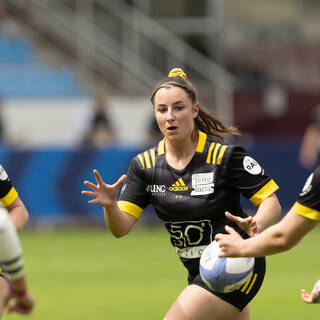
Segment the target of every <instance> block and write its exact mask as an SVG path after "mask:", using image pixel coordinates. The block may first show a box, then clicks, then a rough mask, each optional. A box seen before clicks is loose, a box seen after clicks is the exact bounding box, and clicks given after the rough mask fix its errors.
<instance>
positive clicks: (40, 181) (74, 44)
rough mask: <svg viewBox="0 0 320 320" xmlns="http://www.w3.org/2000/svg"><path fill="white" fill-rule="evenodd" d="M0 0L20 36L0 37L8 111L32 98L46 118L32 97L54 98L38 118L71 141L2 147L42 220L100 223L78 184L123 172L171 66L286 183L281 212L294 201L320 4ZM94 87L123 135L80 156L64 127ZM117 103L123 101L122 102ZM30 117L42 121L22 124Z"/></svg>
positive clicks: (315, 87) (0, 88) (313, 83)
mask: <svg viewBox="0 0 320 320" xmlns="http://www.w3.org/2000/svg"><path fill="white" fill-rule="evenodd" d="M4 3H5V4H6V7H7V10H8V12H9V15H10V17H11V18H12V19H14V20H15V21H16V22H17V23H18V24H19V26H20V31H21V32H20V33H19V36H18V37H15V38H12V39H8V38H6V37H0V67H1V72H0V96H1V95H2V96H4V97H6V98H7V101H6V106H5V108H6V110H7V114H9V113H10V110H11V111H12V110H14V113H15V117H19V112H18V111H19V109H20V110H21V109H22V105H21V101H25V102H26V104H25V107H27V108H28V110H29V113H30V114H32V115H33V114H35V115H37V116H38V117H39V116H40V112H39V107H37V108H33V106H32V105H36V104H37V103H36V102H34V100H32V99H39V98H42V99H44V100H41V102H40V104H42V103H43V105H44V106H43V107H44V108H47V110H49V109H50V108H51V109H52V108H54V106H53V105H54V103H55V100H53V97H55V98H57V99H60V100H59V101H58V102H57V107H56V109H55V110H56V112H55V113H56V118H55V117H54V116H53V113H50V117H52V118H50V119H47V118H46V119H44V118H38V119H37V121H38V123H39V122H44V123H48V128H47V130H46V131H48V132H47V134H48V135H49V134H51V132H50V128H51V126H50V121H51V124H52V123H54V126H55V127H54V130H55V131H59V132H65V135H66V138H65V141H66V143H65V144H64V145H59V144H61V141H62V140H57V141H58V143H57V144H56V145H54V146H53V144H54V143H52V140H50V141H49V142H48V145H47V146H46V145H44V144H43V143H42V142H41V143H42V144H41V146H39V145H38V146H37V145H36V144H29V147H28V144H27V145H26V146H25V147H24V148H23V149H21V146H20V149H16V148H13V147H12V146H10V145H5V146H4V147H3V149H2V150H1V153H0V155H1V158H0V160H1V162H2V163H3V164H4V165H5V166H6V167H8V171H9V174H10V175H11V176H12V177H13V180H14V181H15V182H16V184H17V188H18V189H19V190H20V191H21V194H22V196H23V198H24V200H25V201H26V204H27V205H28V207H30V210H31V211H32V213H34V215H33V216H34V217H35V219H40V218H41V217H44V218H45V219H48V218H50V217H51V218H54V219H55V217H58V218H63V219H65V218H66V216H67V215H69V216H71V217H72V218H74V217H75V216H77V215H78V217H81V215H82V216H87V217H91V218H92V217H97V216H98V217H100V218H101V214H98V212H100V211H101V210H99V208H96V207H89V206H88V205H87V204H86V201H87V200H86V199H83V197H82V196H81V194H80V190H81V189H82V181H83V180H84V179H92V176H90V175H91V172H92V169H93V168H94V167H95V168H98V169H100V170H101V172H102V173H103V175H105V176H106V177H108V181H114V180H115V179H116V178H117V177H118V176H119V175H120V174H122V173H123V172H124V171H126V168H127V166H128V164H129V160H130V158H131V156H133V155H134V154H135V153H136V152H138V151H140V150H141V149H143V148H144V143H145V139H144V138H145V136H146V131H145V132H143V130H142V129H143V128H144V125H145V124H146V123H147V122H148V121H149V117H150V116H151V115H152V111H151V107H150V106H148V102H149V95H150V92H151V89H152V88H153V87H154V85H155V83H157V81H158V80H159V79H161V78H162V77H163V76H164V75H166V74H167V72H168V70H170V69H171V68H172V67H175V66H182V67H183V68H184V69H185V70H186V71H187V73H188V74H190V77H191V79H192V80H193V82H194V83H195V85H196V86H197V88H198V89H199V94H200V97H201V102H202V103H203V104H204V105H206V106H208V109H209V110H211V111H214V112H215V113H217V114H218V115H219V116H220V117H222V118H223V119H224V120H225V121H226V122H227V123H233V124H236V125H237V126H239V127H240V129H241V130H242V131H243V132H244V133H245V134H244V135H243V137H242V138H241V140H239V141H235V142H236V143H237V142H239V143H241V144H243V145H244V146H245V147H246V148H247V149H248V151H249V152H250V153H252V154H253V155H254V156H255V157H256V158H257V160H258V161H259V162H261V163H262V164H263V166H264V168H265V169H266V171H267V172H268V173H269V174H270V175H271V176H272V177H274V179H275V180H276V181H277V182H278V183H279V185H280V190H279V198H280V201H281V203H282V204H283V207H284V209H285V210H286V209H287V208H288V207H289V206H290V205H291V204H292V203H293V201H294V200H295V198H296V196H297V194H298V192H299V188H300V187H301V185H302V184H303V182H304V180H305V178H306V177H307V175H308V171H307V170H304V169H302V167H301V166H300V164H299V163H298V150H299V147H300V141H301V136H302V134H303V131H304V129H305V127H306V126H307V124H308V122H309V111H310V110H311V109H312V108H313V107H314V106H315V105H317V104H319V102H320V93H319V92H320V90H319V89H320V72H319V66H320V63H319V62H320V61H319V57H320V3H319V2H318V1H313V0H304V1H302V0H283V1H281V2H279V1H276V0H269V1H267V2H266V1H263V0H255V1H250V0H225V1H223V0H197V1H183V0H175V1H172V0H117V1H113V0H92V1H89V0H88V1H82V0H56V1H45V0H43V1H31V0H29V1H28V0H25V1H15V0H6V1H4ZM96 87H99V88H106V89H107V91H108V92H109V93H110V95H111V96H112V97H113V98H114V99H111V100H113V102H114V103H113V106H112V108H111V115H112V116H113V120H114V121H115V123H116V129H117V131H118V135H119V136H121V137H122V138H121V139H118V140H117V143H116V144H114V145H112V146H110V147H109V148H106V149H105V150H90V151H84V150H78V149H76V148H74V146H73V145H72V142H71V140H70V139H69V140H68V139H67V136H71V135H72V133H71V132H70V131H68V130H69V129H70V128H64V127H63V125H65V122H63V121H62V120H65V119H66V118H67V117H69V114H73V113H74V114H76V113H77V111H74V110H76V109H75V108H76V106H77V105H79V108H78V110H80V109H81V108H82V109H83V108H87V107H88V108H89V102H86V100H85V99H87V98H88V92H90V90H93V89H95V88H96ZM89 96H90V95H89ZM118 97H122V98H125V99H126V100H125V101H126V102H123V101H122V102H121V103H120V102H119V101H120V100H119V99H117V98H118ZM133 97H138V100H136V101H135V100H134V98H133ZM21 98H22V99H21ZM15 99H20V102H19V104H17V103H16V102H15ZM28 99H29V100H28ZM30 99H31V100H30ZM45 99H47V100H45ZM68 99H75V100H72V101H71V100H68ZM77 99H78V100H77ZM79 99H80V100H81V101H84V102H81V103H79V102H78V101H80V100H79ZM82 99H83V100H82ZM62 100H65V101H62ZM144 100H145V101H146V102H145V103H144V105H143V104H142V103H141V101H144ZM46 101H47V102H46ZM38 104H39V103H38ZM125 104H127V106H125ZM58 105H59V108H58ZM71 105H72V108H74V109H72V108H71ZM80 105H81V108H80ZM84 105H85V106H84ZM9 109H10V110H9ZM71 109H72V110H71ZM129 109H134V110H136V111H135V112H137V114H138V112H140V113H139V115H138V116H137V114H136V119H135V122H137V125H136V129H137V130H138V127H139V128H140V131H139V133H138V131H135V132H133V131H132V132H131V131H130V132H129V131H128V132H124V130H125V128H127V130H130V129H132V128H131V127H134V125H135V123H132V124H131V125H130V126H128V120H127V119H128V114H130V119H131V115H132V117H134V116H135V112H133V113H132V114H131V113H129V112H130V111H129ZM63 110H64V111H63ZM70 110H71V111H70ZM147 110H149V111H148V112H147ZM67 112H69V113H68V116H66V115H64V114H66V113H67ZM79 113H80V111H79ZM21 115H22V113H21ZM20 117H24V115H23V116H20ZM32 118H35V119H36V116H31V117H30V118H28V120H27V121H32ZM62 118H63V119H62ZM59 119H61V121H59ZM70 119H71V118H70ZM10 121H14V116H13V115H11V118H10ZM139 121H140V122H139ZM120 122H121V123H120ZM32 125H33V126H34V127H36V126H37V122H36V121H35V122H34V123H33V124H32ZM129 127H130V128H129ZM145 129H147V125H145ZM54 130H53V131H54ZM53 133H54V132H52V137H53V138H52V139H55V137H56V136H55V135H54V134H53ZM76 134H77V133H75V135H76ZM36 135H39V134H38V132H37V133H36ZM43 135H44V136H45V133H43ZM62 138H63V137H62ZM126 138H127V139H134V142H135V143H132V142H133V140H132V141H130V143H127V142H128V141H126V140H125V139H126ZM60 139H61V138H60ZM37 141H39V139H38V140H37ZM67 141H68V142H67ZM137 141H141V143H140V145H139V144H137ZM30 146H31V147H30ZM70 163H71V164H73V166H70ZM116 164H117V167H115V165H116ZM118 165H119V166H118ZM38 168H39V170H37V169H38ZM70 172H72V174H71V173H70ZM87 175H89V176H87ZM292 177H294V180H293V178H292ZM43 186H45V187H43ZM39 188H40V189H41V190H38V189H39ZM245 206H246V208H248V210H250V209H249V208H250V207H249V205H248V206H247V204H245Z"/></svg>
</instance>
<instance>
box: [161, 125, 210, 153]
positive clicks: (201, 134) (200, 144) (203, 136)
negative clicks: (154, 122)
mask: <svg viewBox="0 0 320 320" xmlns="http://www.w3.org/2000/svg"><path fill="white" fill-rule="evenodd" d="M198 132H199V139H198V144H197V147H196V152H200V153H201V152H202V151H203V149H204V146H205V143H206V140H207V135H206V134H205V133H204V132H202V131H200V130H199V131H198ZM165 139H166V138H163V139H162V140H161V141H160V142H159V144H158V154H159V155H161V154H165V147H164V142H165Z"/></svg>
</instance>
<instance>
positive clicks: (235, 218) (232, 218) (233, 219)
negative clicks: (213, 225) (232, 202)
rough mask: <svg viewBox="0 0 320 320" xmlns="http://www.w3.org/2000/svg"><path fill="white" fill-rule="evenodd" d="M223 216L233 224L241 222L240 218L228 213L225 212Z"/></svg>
mask: <svg viewBox="0 0 320 320" xmlns="http://www.w3.org/2000/svg"><path fill="white" fill-rule="evenodd" d="M225 216H226V217H227V218H228V219H229V220H230V221H233V222H235V223H239V222H241V218H240V217H237V216H234V215H233V214H231V213H230V212H229V211H226V212H225Z"/></svg>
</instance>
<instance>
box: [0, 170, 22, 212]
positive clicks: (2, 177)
mask: <svg viewBox="0 0 320 320" xmlns="http://www.w3.org/2000/svg"><path fill="white" fill-rule="evenodd" d="M17 197H18V193H17V191H16V190H15V188H14V187H13V186H12V184H11V181H10V179H9V177H8V174H7V173H6V171H5V170H4V169H3V167H2V166H1V165H0V201H1V203H2V204H3V205H4V206H5V207H7V206H9V205H10V204H11V203H12V202H13V201H14V200H16V198H17Z"/></svg>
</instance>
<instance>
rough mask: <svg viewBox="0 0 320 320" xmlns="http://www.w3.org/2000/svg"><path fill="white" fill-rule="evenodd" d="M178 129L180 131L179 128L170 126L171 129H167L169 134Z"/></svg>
mask: <svg viewBox="0 0 320 320" xmlns="http://www.w3.org/2000/svg"><path fill="white" fill-rule="evenodd" d="M177 129H178V127H175V126H170V127H168V128H167V131H168V132H174V131H176V130H177Z"/></svg>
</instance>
